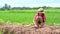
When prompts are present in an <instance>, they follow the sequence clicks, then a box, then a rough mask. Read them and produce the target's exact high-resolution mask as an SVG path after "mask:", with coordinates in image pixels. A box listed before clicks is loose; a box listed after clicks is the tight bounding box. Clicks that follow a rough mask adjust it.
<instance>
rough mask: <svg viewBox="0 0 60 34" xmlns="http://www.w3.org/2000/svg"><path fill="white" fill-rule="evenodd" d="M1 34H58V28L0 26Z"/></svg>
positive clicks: (59, 33)
mask: <svg viewBox="0 0 60 34" xmlns="http://www.w3.org/2000/svg"><path fill="white" fill-rule="evenodd" d="M0 31H2V34H60V28H59V27H55V26H44V27H43V28H38V29H36V28H34V27H33V26H29V25H13V24H4V25H0Z"/></svg>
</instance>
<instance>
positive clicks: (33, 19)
mask: <svg viewBox="0 0 60 34" xmlns="http://www.w3.org/2000/svg"><path fill="white" fill-rule="evenodd" d="M37 16H38V14H36V15H35V16H34V18H33V22H35V20H36V18H37Z"/></svg>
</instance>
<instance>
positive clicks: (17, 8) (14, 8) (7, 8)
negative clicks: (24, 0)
mask: <svg viewBox="0 0 60 34" xmlns="http://www.w3.org/2000/svg"><path fill="white" fill-rule="evenodd" d="M39 8H41V7H33V8H30V7H13V8H12V7H11V5H8V4H5V5H4V6H3V7H2V8H0V10H20V9H21V10H22V9H39ZM42 8H44V9H46V8H53V7H46V6H42ZM54 8H58V9H60V7H54Z"/></svg>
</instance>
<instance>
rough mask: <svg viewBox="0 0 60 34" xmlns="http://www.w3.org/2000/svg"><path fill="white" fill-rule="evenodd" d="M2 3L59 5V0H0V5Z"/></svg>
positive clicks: (17, 5) (14, 4)
mask: <svg viewBox="0 0 60 34" xmlns="http://www.w3.org/2000/svg"><path fill="white" fill-rule="evenodd" d="M4 4H8V5H11V7H41V6H51V7H60V0H0V7H3V6H4Z"/></svg>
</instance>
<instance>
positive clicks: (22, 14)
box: [0, 9, 60, 24]
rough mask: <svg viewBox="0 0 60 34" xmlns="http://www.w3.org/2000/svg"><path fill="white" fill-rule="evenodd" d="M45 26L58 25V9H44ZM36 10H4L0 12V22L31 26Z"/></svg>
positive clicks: (59, 11)
mask: <svg viewBox="0 0 60 34" xmlns="http://www.w3.org/2000/svg"><path fill="white" fill-rule="evenodd" d="M44 11H45V13H46V17H47V20H46V24H54V23H56V24H60V23H59V22H60V16H59V15H60V9H45V10H44ZM36 12H37V10H5V11H0V22H11V23H15V24H17V23H20V24H32V23H33V18H34V15H35V14H36Z"/></svg>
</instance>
